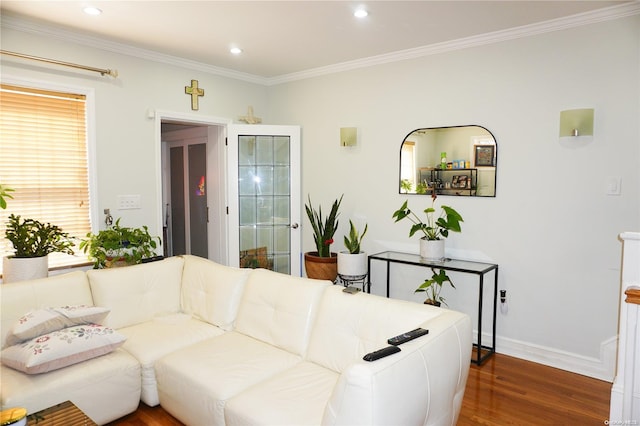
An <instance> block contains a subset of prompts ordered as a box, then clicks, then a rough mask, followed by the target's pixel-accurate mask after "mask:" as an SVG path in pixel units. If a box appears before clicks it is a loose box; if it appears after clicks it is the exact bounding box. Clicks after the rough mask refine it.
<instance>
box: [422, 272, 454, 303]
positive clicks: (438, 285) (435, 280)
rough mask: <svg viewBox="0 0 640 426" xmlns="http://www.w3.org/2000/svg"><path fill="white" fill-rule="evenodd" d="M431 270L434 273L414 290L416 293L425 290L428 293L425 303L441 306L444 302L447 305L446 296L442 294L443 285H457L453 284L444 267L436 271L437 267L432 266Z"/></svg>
mask: <svg viewBox="0 0 640 426" xmlns="http://www.w3.org/2000/svg"><path fill="white" fill-rule="evenodd" d="M431 272H432V273H433V275H432V276H431V278H429V279H427V280H425V281H424V282H423V283H422V284H421V285H420V287H418V288H417V289H416V290H415V291H414V293H420V292H425V293H426V294H427V299H426V300H425V301H424V303H425V304H427V305H434V306H440V305H441V304H443V303H444V304H445V305H446V302H445V301H444V297H442V296H440V292H441V291H442V286H443V285H444V284H445V283H449V284H451V287H453V288H456V287H455V286H454V285H453V282H452V281H451V278H449V276H448V275H447V272H446V271H445V270H444V269H440V271H438V272H436V270H435V269H433V268H431Z"/></svg>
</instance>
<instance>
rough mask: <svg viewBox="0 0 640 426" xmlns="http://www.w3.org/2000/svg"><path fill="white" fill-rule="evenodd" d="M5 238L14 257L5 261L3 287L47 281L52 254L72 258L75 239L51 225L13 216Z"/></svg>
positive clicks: (6, 258)
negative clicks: (38, 279) (10, 245)
mask: <svg viewBox="0 0 640 426" xmlns="http://www.w3.org/2000/svg"><path fill="white" fill-rule="evenodd" d="M5 236H6V238H7V239H8V240H9V241H11V244H13V249H14V254H13V256H7V257H5V258H4V260H3V266H2V281H3V282H4V283H8V282H14V281H22V280H30V279H35V278H43V277H46V276H47V275H48V274H49V261H48V255H49V254H50V253H55V252H60V253H67V254H73V246H74V243H73V240H72V238H71V237H70V236H69V234H67V233H66V232H63V231H62V229H61V228H60V227H58V226H56V225H52V224H50V223H42V222H39V221H37V220H34V219H22V218H21V217H20V216H16V215H14V214H12V215H10V216H9V222H8V224H7V229H6V231H5Z"/></svg>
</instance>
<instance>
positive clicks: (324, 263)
mask: <svg viewBox="0 0 640 426" xmlns="http://www.w3.org/2000/svg"><path fill="white" fill-rule="evenodd" d="M304 269H305V271H306V272H307V277H309V278H315V279H319V280H329V281H332V282H333V281H335V280H336V277H337V276H338V255H337V254H336V253H331V257H319V256H318V252H317V251H310V252H307V253H305V254H304Z"/></svg>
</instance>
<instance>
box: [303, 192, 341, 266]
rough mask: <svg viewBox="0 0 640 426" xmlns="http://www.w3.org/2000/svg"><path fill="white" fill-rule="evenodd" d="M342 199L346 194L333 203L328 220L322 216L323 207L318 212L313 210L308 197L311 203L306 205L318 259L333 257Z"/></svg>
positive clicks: (319, 207)
mask: <svg viewBox="0 0 640 426" xmlns="http://www.w3.org/2000/svg"><path fill="white" fill-rule="evenodd" d="M342 197H344V194H342V195H341V196H340V199H339V200H335V201H334V202H333V205H332V206H331V212H330V213H329V216H327V217H326V218H324V217H323V216H322V206H318V210H316V209H314V208H313V205H312V204H311V196H310V195H309V196H308V198H309V203H308V204H305V205H304V207H305V209H306V211H307V217H308V218H309V221H310V222H311V227H312V228H313V239H314V241H315V244H316V251H317V252H318V257H331V244H333V235H334V234H335V233H336V230H337V229H338V216H339V215H340V213H339V212H338V210H339V209H340V203H342Z"/></svg>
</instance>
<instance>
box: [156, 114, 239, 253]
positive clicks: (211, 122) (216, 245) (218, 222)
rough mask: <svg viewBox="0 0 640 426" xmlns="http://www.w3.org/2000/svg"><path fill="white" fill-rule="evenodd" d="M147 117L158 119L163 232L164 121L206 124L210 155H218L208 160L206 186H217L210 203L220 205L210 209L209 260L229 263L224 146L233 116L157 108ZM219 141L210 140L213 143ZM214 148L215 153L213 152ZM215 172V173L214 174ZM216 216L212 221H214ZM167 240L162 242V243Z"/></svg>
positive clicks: (158, 222)
mask: <svg viewBox="0 0 640 426" xmlns="http://www.w3.org/2000/svg"><path fill="white" fill-rule="evenodd" d="M148 117H149V118H150V119H154V120H155V123H154V125H155V150H154V151H155V152H154V161H155V164H156V199H157V200H158V209H157V214H156V229H158V231H159V232H160V235H162V228H163V226H164V215H163V212H164V206H163V205H162V122H163V121H165V122H166V121H170V122H175V123H180V124H187V125H194V126H206V127H207V128H208V134H209V136H208V142H207V157H210V154H213V155H215V158H216V159H217V161H216V162H214V163H213V164H211V163H210V162H209V161H207V182H206V185H207V188H213V187H214V185H218V186H219V188H220V190H219V191H218V197H217V199H211V198H209V199H208V200H207V201H208V203H209V204H210V205H211V204H213V205H216V206H218V208H217V209H215V210H213V209H210V210H209V214H210V216H209V218H210V219H209V227H208V229H209V237H208V239H209V241H208V246H209V259H211V260H213V261H215V262H218V263H221V264H223V265H226V264H227V215H226V206H227V179H226V176H227V157H226V154H227V153H226V149H225V143H224V141H225V138H226V134H227V127H228V126H229V125H231V124H232V123H233V121H232V120H231V119H228V118H222V117H214V116H206V115H200V114H193V113H181V112H175V111H162V110H156V111H153V112H149V114H148ZM213 141H215V142H218V143H215V144H214V143H210V142H213ZM210 150H215V152H210ZM216 170H217V172H215V171H216ZM214 172H215V173H214ZM212 219H213V220H212ZM164 243H165V242H164V241H163V244H164Z"/></svg>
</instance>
